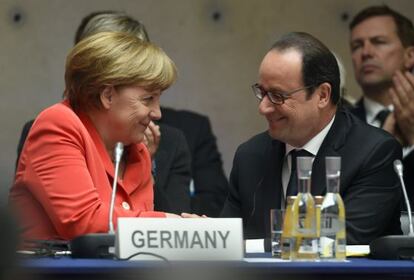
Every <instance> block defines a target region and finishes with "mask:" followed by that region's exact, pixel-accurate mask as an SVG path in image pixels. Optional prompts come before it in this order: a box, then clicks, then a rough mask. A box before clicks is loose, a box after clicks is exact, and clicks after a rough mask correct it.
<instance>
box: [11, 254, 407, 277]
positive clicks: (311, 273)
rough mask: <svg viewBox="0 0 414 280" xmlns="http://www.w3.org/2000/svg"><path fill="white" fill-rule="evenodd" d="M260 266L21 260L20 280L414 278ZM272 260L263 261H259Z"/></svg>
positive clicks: (397, 272) (399, 271)
mask: <svg viewBox="0 0 414 280" xmlns="http://www.w3.org/2000/svg"><path fill="white" fill-rule="evenodd" d="M246 257H248V258H249V259H250V258H251V259H253V260H257V261H259V262H245V261H243V262H172V263H164V262H157V261H116V260H104V259H72V258H70V257H61V258H49V257H47V258H36V259H26V260H23V261H21V263H20V269H19V277H24V276H28V275H33V276H35V277H36V276H37V277H39V279H88V280H91V279H140V280H141V279H151V280H152V279H157V280H164V279H168V280H174V279H177V280H178V279H179V280H185V279H195V280H204V279H214V280H220V279H227V280H232V279H238V280H239V279H260V280H262V279H278V280H279V279H289V280H292V279H318V280H321V279H335V280H337V279H398V278H400V279H407V278H413V279H414V261H411V260H404V261H402V260H401V261H385V260H384V261H382V260H371V259H366V258H353V259H349V260H348V261H347V262H267V261H268V260H269V259H270V255H269V254H248V255H247V256H246ZM264 257H265V258H268V259H267V260H265V261H261V260H262V259H259V258H264Z"/></svg>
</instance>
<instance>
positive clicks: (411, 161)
mask: <svg viewBox="0 0 414 280" xmlns="http://www.w3.org/2000/svg"><path fill="white" fill-rule="evenodd" d="M350 111H351V112H352V113H353V114H354V115H355V116H357V117H358V118H359V119H361V120H362V121H363V122H366V121H367V113H366V110H365V107H364V102H363V99H362V98H361V99H360V100H359V101H358V102H357V103H356V104H355V106H354V107H353V108H351V109H350ZM402 162H403V164H404V182H405V186H406V188H407V195H408V198H409V199H410V205H411V209H414V152H413V151H411V152H410V153H409V154H408V155H407V156H406V157H404V158H403V160H402ZM402 206H403V209H404V210H406V209H407V207H406V206H405V203H404V204H403V205H402Z"/></svg>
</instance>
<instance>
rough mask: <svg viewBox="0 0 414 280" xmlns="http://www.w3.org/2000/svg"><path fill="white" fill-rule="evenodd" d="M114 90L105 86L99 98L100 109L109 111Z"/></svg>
mask: <svg viewBox="0 0 414 280" xmlns="http://www.w3.org/2000/svg"><path fill="white" fill-rule="evenodd" d="M113 94H114V88H113V87H112V86H105V87H104V88H103V90H102V91H101V93H100V95H99V97H100V99H101V103H102V107H103V108H104V109H107V110H109V109H110V108H111V106H112V100H113Z"/></svg>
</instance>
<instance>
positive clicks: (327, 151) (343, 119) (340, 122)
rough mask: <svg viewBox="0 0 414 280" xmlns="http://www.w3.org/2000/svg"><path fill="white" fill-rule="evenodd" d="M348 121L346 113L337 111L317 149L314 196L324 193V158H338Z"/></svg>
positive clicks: (344, 140)
mask: <svg viewBox="0 0 414 280" xmlns="http://www.w3.org/2000/svg"><path fill="white" fill-rule="evenodd" d="M349 121H350V120H349V116H348V113H346V112H344V111H338V112H337V113H336V116H335V120H334V123H333V124H332V127H331V129H330V130H329V132H328V134H327V135H326V137H325V139H324V141H323V142H322V145H321V147H320V148H319V151H318V154H317V155H316V157H315V159H314V162H313V168H312V187H311V192H312V194H314V195H321V194H324V193H325V192H326V176H325V157H327V156H340V153H339V150H340V148H341V147H342V146H343V145H344V144H345V142H346V137H347V132H348V131H349V127H350V122H349Z"/></svg>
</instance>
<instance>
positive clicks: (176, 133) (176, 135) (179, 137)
mask: <svg viewBox="0 0 414 280" xmlns="http://www.w3.org/2000/svg"><path fill="white" fill-rule="evenodd" d="M159 126H160V132H161V139H162V138H165V139H168V142H170V141H171V140H176V141H185V136H184V133H183V132H182V131H181V130H179V129H178V128H175V127H172V126H170V125H168V124H165V123H160V124H159Z"/></svg>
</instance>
